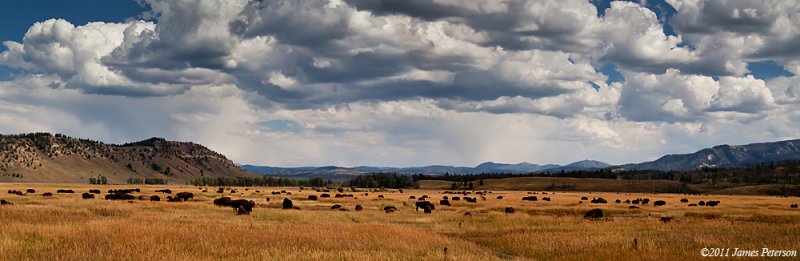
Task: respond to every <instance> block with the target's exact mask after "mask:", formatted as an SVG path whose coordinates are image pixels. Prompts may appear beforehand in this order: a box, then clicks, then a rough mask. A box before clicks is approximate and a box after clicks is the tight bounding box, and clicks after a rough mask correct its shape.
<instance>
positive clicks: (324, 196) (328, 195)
mask: <svg viewBox="0 0 800 261" xmlns="http://www.w3.org/2000/svg"><path fill="white" fill-rule="evenodd" d="M319 197H320V198H330V197H331V195H330V194H327V193H322V195H319Z"/></svg>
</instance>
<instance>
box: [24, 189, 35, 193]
mask: <svg viewBox="0 0 800 261" xmlns="http://www.w3.org/2000/svg"><path fill="white" fill-rule="evenodd" d="M25 193H28V194H33V193H36V190H35V189H27V190H25Z"/></svg>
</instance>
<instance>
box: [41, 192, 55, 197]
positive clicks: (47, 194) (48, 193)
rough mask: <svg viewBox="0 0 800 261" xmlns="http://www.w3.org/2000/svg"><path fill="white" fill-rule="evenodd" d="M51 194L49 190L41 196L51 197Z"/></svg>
mask: <svg viewBox="0 0 800 261" xmlns="http://www.w3.org/2000/svg"><path fill="white" fill-rule="evenodd" d="M52 196H53V193H50V192H45V193H42V197H52Z"/></svg>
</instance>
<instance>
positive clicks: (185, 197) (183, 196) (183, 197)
mask: <svg viewBox="0 0 800 261" xmlns="http://www.w3.org/2000/svg"><path fill="white" fill-rule="evenodd" d="M175 196H176V198H179V199H181V200H183V201H189V200H190V199H192V198H194V194H192V192H178V194H175Z"/></svg>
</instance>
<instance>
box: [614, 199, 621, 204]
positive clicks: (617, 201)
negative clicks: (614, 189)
mask: <svg viewBox="0 0 800 261" xmlns="http://www.w3.org/2000/svg"><path fill="white" fill-rule="evenodd" d="M614 203H622V200H619V199H617V200H614Z"/></svg>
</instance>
